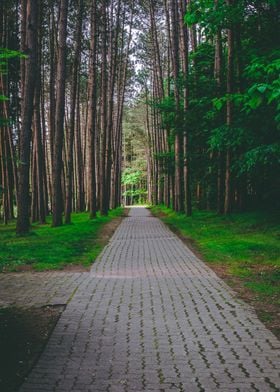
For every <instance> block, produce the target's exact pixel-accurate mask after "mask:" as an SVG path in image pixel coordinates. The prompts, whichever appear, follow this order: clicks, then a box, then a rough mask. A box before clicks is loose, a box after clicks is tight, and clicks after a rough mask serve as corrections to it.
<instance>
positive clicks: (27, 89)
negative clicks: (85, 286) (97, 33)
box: [16, 0, 38, 235]
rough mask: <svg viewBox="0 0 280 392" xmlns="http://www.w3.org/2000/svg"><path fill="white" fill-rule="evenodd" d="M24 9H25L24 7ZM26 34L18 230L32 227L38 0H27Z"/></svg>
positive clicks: (21, 232)
mask: <svg viewBox="0 0 280 392" xmlns="http://www.w3.org/2000/svg"><path fill="white" fill-rule="evenodd" d="M23 11H24V10H23ZM23 19H26V36H23V37H22V40H24V42H25V43H26V47H27V49H28V58H27V59H26V62H25V64H24V67H22V70H24V75H22V78H23V80H24V89H23V91H24V95H23V103H22V126H21V129H20V146H19V183H18V198H17V200H18V206H17V207H18V214H17V228H16V231H17V234H20V235H21V234H25V233H27V232H28V231H29V226H30V222H29V204H30V195H29V168H30V143H31V125H32V116H33V100H34V91H35V80H36V79H35V77H34V75H36V63H37V29H38V26H37V25H38V10H37V0H28V1H27V4H26V15H23Z"/></svg>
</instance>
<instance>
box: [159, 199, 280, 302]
mask: <svg viewBox="0 0 280 392" xmlns="http://www.w3.org/2000/svg"><path fill="white" fill-rule="evenodd" d="M152 212H153V213H154V214H155V215H157V214H160V213H164V214H165V215H164V217H162V220H163V221H164V222H165V223H167V224H168V225H170V227H171V228H172V227H173V228H175V229H177V230H179V231H180V233H181V234H183V235H184V236H185V237H187V238H189V239H192V240H194V241H195V246H196V248H197V249H198V250H199V251H200V253H201V254H202V256H203V258H204V259H205V260H206V261H208V262H210V263H211V262H212V263H219V264H221V265H224V266H226V267H227V268H228V271H229V272H230V273H231V274H232V275H233V276H236V277H239V278H240V279H242V281H243V282H244V285H245V286H246V287H248V288H250V289H251V290H252V291H254V292H255V293H257V294H258V295H260V296H264V297H269V298H272V299H273V301H274V302H275V301H276V302H277V303H280V302H279V301H280V299H279V298H280V213H279V212H277V213H276V212H274V213H268V212H267V213H266V212H254V213H253V212H248V213H235V214H231V215H230V216H221V215H218V214H216V213H213V212H208V211H194V213H193V216H192V217H186V216H185V215H184V214H179V213H176V212H174V211H172V210H171V209H168V208H166V207H164V206H156V207H152Z"/></svg>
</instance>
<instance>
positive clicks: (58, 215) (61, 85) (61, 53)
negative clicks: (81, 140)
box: [52, 0, 68, 227]
mask: <svg viewBox="0 0 280 392" xmlns="http://www.w3.org/2000/svg"><path fill="white" fill-rule="evenodd" d="M67 14H68V0H61V3H60V18H59V26H58V59H57V83H56V85H57V98H56V110H55V137H54V154H53V170H52V172H53V176H52V177H53V178H52V181H53V189H52V192H53V197H52V204H53V205H52V212H53V219H52V225H53V227H56V226H60V225H62V212H63V195H62V184H61V176H62V169H63V168H62V166H63V165H62V148H63V136H64V109H65V80H66V34H67Z"/></svg>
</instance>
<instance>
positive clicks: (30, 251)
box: [0, 207, 123, 272]
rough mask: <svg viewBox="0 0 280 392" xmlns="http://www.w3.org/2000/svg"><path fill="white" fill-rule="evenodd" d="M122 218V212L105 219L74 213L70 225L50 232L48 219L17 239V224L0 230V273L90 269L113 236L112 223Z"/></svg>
mask: <svg viewBox="0 0 280 392" xmlns="http://www.w3.org/2000/svg"><path fill="white" fill-rule="evenodd" d="M121 215H123V208H121V207H120V208H117V209H114V210H112V211H110V212H109V214H108V215H107V216H101V215H100V214H99V213H98V216H97V217H96V219H89V216H88V214H87V213H75V214H73V216H72V224H71V225H63V226H60V227H56V228H53V227H52V226H51V218H50V217H48V218H47V223H46V224H45V225H38V224H36V223H35V224H33V225H32V234H31V235H28V236H16V235H15V225H16V223H15V222H13V223H9V224H8V225H6V226H0V236H1V242H0V271H2V272H4V271H5V272H8V271H19V270H26V269H28V268H27V266H28V267H29V269H33V270H37V271H43V270H51V269H63V268H66V267H68V268H69V266H73V265H80V266H81V267H89V266H90V265H91V264H92V263H93V262H94V260H95V259H96V257H97V256H98V255H99V253H100V252H101V250H102V249H103V247H104V245H105V244H106V241H107V240H108V238H107V234H106V232H105V229H106V225H108V228H107V231H108V233H109V235H112V233H113V229H114V225H112V220H114V219H116V218H118V217H120V216H121Z"/></svg>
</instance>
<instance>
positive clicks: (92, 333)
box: [20, 208, 280, 392]
mask: <svg viewBox="0 0 280 392" xmlns="http://www.w3.org/2000/svg"><path fill="white" fill-rule="evenodd" d="M82 276H83V279H81V281H80V284H79V285H78V288H77V290H76V291H75V294H74V295H73V296H72V297H71V300H69V302H68V305H67V306H66V309H65V311H64V312H63V314H62V316H61V318H60V319H59V321H58V323H57V325H56V327H55V329H54V331H53V333H52V335H51V337H50V340H49V342H48V344H47V346H46V348H45V350H44V352H43V354H42V355H41V357H40V359H39V361H38V362H37V364H36V366H35V367H34V369H33V370H32V372H31V373H30V375H29V376H28V378H27V379H26V381H25V382H24V384H23V385H22V387H21V389H20V391H21V392H33V391H34V392H35V391H36V392H49V391H57V392H70V391H74V392H87V391H90V392H99V391H100V392H101V391H102V392H103V391H104V392H105V391H106V392H130V391H138V392H140V391H158V392H172V391H186V392H193V391H225V392H229V391H246V392H247V391H260V392H265V391H280V376H279V371H280V344H279V341H278V340H277V339H276V337H274V335H273V334H272V333H271V332H269V331H268V330H267V329H266V328H265V326H264V325H263V324H262V323H261V322H260V321H259V320H258V318H257V317H256V315H255V313H254V311H253V310H252V309H251V308H250V307H249V306H248V305H246V304H244V303H243V302H241V301H240V300H238V299H237V298H236V296H235V294H234V293H233V291H232V290H231V289H230V288H229V287H228V286H227V285H226V284H225V283H224V282H223V281H222V280H221V279H219V278H218V277H217V276H216V274H215V273H214V272H213V271H212V270H211V269H209V268H208V267H207V266H206V265H205V264H204V263H203V262H202V261H200V260H199V259H198V258H197V257H196V256H195V255H194V254H193V253H192V252H191V251H190V250H189V249H188V248H187V247H186V245H184V244H183V243H182V242H181V240H180V239H179V238H178V237H177V236H176V235H175V234H173V233H172V232H171V231H170V230H169V229H168V228H167V227H166V226H165V225H164V224H163V223H162V222H161V221H160V220H159V219H157V218H154V217H152V216H151V215H150V213H149V211H148V210H147V209H145V208H132V209H131V211H130V215H129V217H127V218H125V219H124V220H123V222H122V223H121V225H120V226H119V227H118V229H117V230H116V232H115V234H114V235H113V237H112V239H111V241H110V243H109V244H108V246H107V247H106V248H105V250H104V251H103V253H102V255H101V256H100V257H99V259H98V261H97V262H96V263H95V264H94V265H93V267H92V269H91V272H90V273H88V274H82Z"/></svg>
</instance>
